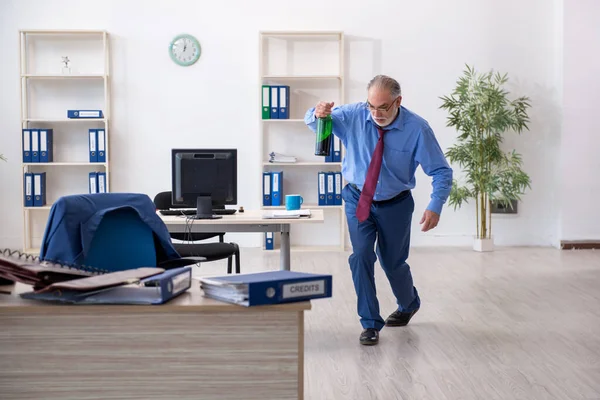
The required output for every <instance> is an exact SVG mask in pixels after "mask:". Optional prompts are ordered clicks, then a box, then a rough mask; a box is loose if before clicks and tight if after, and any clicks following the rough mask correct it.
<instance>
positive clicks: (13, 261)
mask: <svg viewBox="0 0 600 400" xmlns="http://www.w3.org/2000/svg"><path fill="white" fill-rule="evenodd" d="M107 272H109V271H104V270H101V269H98V268H94V267H86V266H83V265H65V264H61V263H57V262H51V261H45V260H40V258H39V257H37V256H33V255H31V254H25V253H21V252H19V251H17V250H10V249H4V250H2V251H0V278H5V279H8V280H11V281H14V282H21V283H24V284H26V285H32V286H33V287H34V288H42V287H46V286H48V285H51V284H53V283H58V282H65V281H70V280H73V279H79V278H85V277H89V276H94V275H101V274H105V273H107Z"/></svg>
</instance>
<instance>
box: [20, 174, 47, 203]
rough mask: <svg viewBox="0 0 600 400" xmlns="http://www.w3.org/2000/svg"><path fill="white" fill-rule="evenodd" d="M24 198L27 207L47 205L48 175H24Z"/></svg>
mask: <svg viewBox="0 0 600 400" xmlns="http://www.w3.org/2000/svg"><path fill="white" fill-rule="evenodd" d="M23 179H24V185H23V196H24V205H25V207H43V206H45V205H46V173H45V172H35V173H33V172H26V173H25V174H24V177H23Z"/></svg>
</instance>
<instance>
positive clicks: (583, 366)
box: [198, 248, 600, 400]
mask: <svg viewBox="0 0 600 400" xmlns="http://www.w3.org/2000/svg"><path fill="white" fill-rule="evenodd" d="M348 255H349V254H348V253H308V252H305V253H292V269H294V270H299V271H306V272H328V273H331V274H333V287H334V295H333V297H332V298H331V299H321V300H316V301H314V302H313V309H312V310H311V311H309V312H307V313H306V324H305V327H306V341H305V351H306V354H305V357H306V358H305V398H306V399H315V400H316V399H318V400H325V399H356V400H368V399H381V400H392V399H405V400H406V399H428V400H429V399H432V400H441V399H482V400H488V399H503V400H505V399H528V400H531V399H569V400H571V399H586V400H590V399H600V251H594V250H577V251H561V250H557V249H552V248H499V249H497V250H496V251H495V252H493V253H484V254H482V253H476V252H473V251H471V250H470V249H456V248H448V249H437V248H436V249H427V248H418V249H413V250H412V251H411V256H410V259H409V262H410V265H411V267H412V272H413V277H414V280H415V286H417V289H418V290H419V293H420V296H421V301H422V307H421V310H420V311H419V313H418V314H417V315H416V316H415V317H414V318H413V320H412V321H411V323H410V325H409V326H407V327H403V328H384V329H383V330H382V331H381V336H380V342H379V345H378V346H372V347H366V346H361V345H359V343H358V336H359V334H360V331H361V327H360V324H359V322H358V317H357V315H356V312H355V309H356V300H355V294H354V289H353V286H352V280H351V278H350V271H349V269H348V264H347V257H348ZM211 264H212V265H210V266H209V264H205V265H204V266H203V267H202V269H201V270H198V272H199V273H200V274H205V273H221V272H224V271H225V265H224V264H219V263H211ZM278 266H279V255H278V254H268V253H267V254H265V253H264V252H262V251H260V250H255V249H243V251H242V272H250V271H257V270H263V269H277V268H278ZM375 275H376V280H377V288H378V293H379V300H380V305H381V309H382V315H383V316H384V318H385V317H386V316H387V314H389V313H391V312H392V311H394V309H395V302H394V298H393V296H392V294H391V290H390V288H389V285H388V283H387V280H386V278H385V275H384V274H383V272H382V271H381V269H380V268H379V266H377V267H376V274H375Z"/></svg>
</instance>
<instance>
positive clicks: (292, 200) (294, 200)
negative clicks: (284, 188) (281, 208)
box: [285, 194, 304, 211]
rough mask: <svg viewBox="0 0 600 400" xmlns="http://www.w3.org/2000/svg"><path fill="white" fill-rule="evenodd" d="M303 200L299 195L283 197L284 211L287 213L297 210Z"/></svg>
mask: <svg viewBox="0 0 600 400" xmlns="http://www.w3.org/2000/svg"><path fill="white" fill-rule="evenodd" d="M303 202H304V199H303V198H302V196H300V195H299V194H288V195H287V196H285V209H286V210H288V211H292V210H299V209H300V206H301V205H302V203H303Z"/></svg>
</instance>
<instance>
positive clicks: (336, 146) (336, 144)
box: [325, 136, 342, 163]
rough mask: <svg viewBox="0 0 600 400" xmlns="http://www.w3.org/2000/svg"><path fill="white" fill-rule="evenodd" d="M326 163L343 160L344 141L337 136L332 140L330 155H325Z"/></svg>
mask: <svg viewBox="0 0 600 400" xmlns="http://www.w3.org/2000/svg"><path fill="white" fill-rule="evenodd" d="M325 162H326V163H339V162H342V141H341V140H340V138H338V137H337V136H335V137H333V140H332V141H331V149H330V151H329V155H328V156H325Z"/></svg>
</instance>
